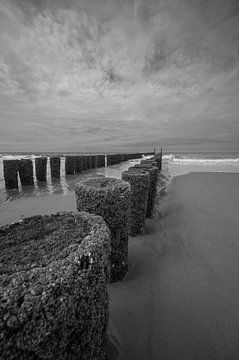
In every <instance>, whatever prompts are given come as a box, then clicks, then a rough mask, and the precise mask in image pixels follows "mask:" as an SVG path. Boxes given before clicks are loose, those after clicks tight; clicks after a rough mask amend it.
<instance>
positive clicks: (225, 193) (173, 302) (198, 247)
mask: <svg viewBox="0 0 239 360" xmlns="http://www.w3.org/2000/svg"><path fill="white" fill-rule="evenodd" d="M238 194H239V175H238V174H227V173H224V174H222V173H221V174H219V173H191V174H188V175H184V176H180V177H176V178H175V179H174V180H173V181H172V183H171V185H170V188H169V190H168V194H167V195H166V197H165V198H164V199H163V201H161V203H159V204H160V205H159V208H158V211H159V213H160V216H159V214H158V218H157V219H155V220H150V221H148V223H147V228H146V233H145V235H144V236H140V237H137V238H132V239H131V240H130V251H129V254H130V256H129V259H130V271H129V273H128V276H127V278H126V279H125V280H124V281H123V282H121V283H119V284H113V285H109V291H110V304H111V309H110V319H111V323H110V327H111V332H112V334H113V335H114V337H116V338H117V342H118V348H119V351H120V356H119V357H118V359H121V360H132V359H135V360H149V359H153V360H158V359H162V360H187V359H188V360H196V359H198V360H199V359H200V360H201V359H204V360H207V359H208V360H209V359H210V360H211V359H217V360H225V359H230V360H234V359H235V360H236V359H238V350H239V345H238V333H239V308H238V303H239V290H238V278H239V265H238V264H239V262H238V258H239V242H238V233H239V222H238V210H239V201H238V199H239V197H238ZM111 358H112V359H113V357H111Z"/></svg>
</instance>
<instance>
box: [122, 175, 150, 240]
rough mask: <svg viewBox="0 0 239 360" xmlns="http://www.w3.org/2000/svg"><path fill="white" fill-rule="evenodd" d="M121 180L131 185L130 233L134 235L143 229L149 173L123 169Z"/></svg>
mask: <svg viewBox="0 0 239 360" xmlns="http://www.w3.org/2000/svg"><path fill="white" fill-rule="evenodd" d="M122 180H124V181H127V182H129V183H130V186H131V214H130V235H131V236H136V235H139V234H141V233H142V232H143V231H144V225H145V217H146V211H147V206H148V195H149V182H150V175H149V172H148V171H145V172H143V171H142V172H139V171H138V172H133V171H124V172H123V173H122Z"/></svg>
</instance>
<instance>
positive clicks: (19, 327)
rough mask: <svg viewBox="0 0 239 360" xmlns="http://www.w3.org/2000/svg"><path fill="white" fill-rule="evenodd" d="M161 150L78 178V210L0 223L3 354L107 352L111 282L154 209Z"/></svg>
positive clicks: (122, 271) (90, 355)
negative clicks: (118, 170)
mask: <svg viewBox="0 0 239 360" xmlns="http://www.w3.org/2000/svg"><path fill="white" fill-rule="evenodd" d="M161 155H162V154H159V155H155V156H154V157H153V158H151V159H149V160H142V161H141V164H139V165H136V166H134V167H130V168H129V169H128V171H125V172H123V173H122V180H120V179H114V178H104V177H94V178H88V179H84V180H81V181H80V182H78V184H77V185H76V187H75V194H76V203H77V210H78V212H76V213H59V214H53V215H50V216H47V215H46V216H34V217H32V218H27V219H25V220H23V221H21V222H19V223H15V224H12V225H8V226H4V227H2V228H0V250H1V251H0V288H1V292H0V333H1V337H0V358H1V359H3V360H7V359H29V360H30V359H35V358H37V359H38V360H41V359H48V360H52V359H62V360H65V359H73V360H74V359H79V358H80V359H82V360H89V359H92V360H93V359H97V360H106V358H107V355H106V341H107V332H106V330H107V326H108V325H107V324H108V319H109V297H108V292H107V282H109V281H110V282H117V281H120V280H122V279H123V278H124V277H125V275H126V273H127V270H128V238H129V235H132V236H135V235H139V234H142V232H143V231H144V226H145V219H146V218H151V217H152V216H153V211H154V204H155V197H156V191H157V179H158V174H159V172H160V169H161V166H162V156H161ZM112 159H114V160H113V162H114V161H119V158H116V156H115V157H113V156H112V157H111V160H112ZM116 159H118V160H116Z"/></svg>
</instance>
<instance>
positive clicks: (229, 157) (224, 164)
mask: <svg viewBox="0 0 239 360" xmlns="http://www.w3.org/2000/svg"><path fill="white" fill-rule="evenodd" d="M48 155H49V156H52V155H55V154H48ZM58 155H59V154H58ZM67 155H69V154H67ZM39 156H46V154H45V153H35V154H30V153H4V154H0V204H1V203H4V202H8V201H14V200H16V199H19V198H21V199H24V198H27V197H35V196H42V195H44V196H48V195H49V196H54V195H55V194H67V193H69V192H73V191H74V187H75V184H76V183H77V182H78V181H80V180H81V179H83V178H86V177H93V176H106V177H115V178H121V174H122V172H123V171H125V170H127V169H128V168H129V167H130V166H133V165H135V164H138V163H140V161H141V159H142V158H139V159H135V160H129V161H125V162H122V163H120V164H117V165H112V166H105V167H104V168H97V169H91V170H87V171H84V172H82V173H81V174H77V175H65V157H64V155H63V154H61V178H60V180H58V181H56V180H54V181H53V180H52V179H51V177H50V165H49V159H48V162H47V181H46V183H40V182H37V181H36V179H35V183H34V185H33V186H24V187H22V186H21V184H20V180H19V188H18V189H16V190H6V189H5V183H4V174H3V160H4V159H21V158H27V159H32V161H33V162H34V159H35V158H36V157H39ZM143 157H144V158H147V156H143ZM33 168H34V166H33ZM190 172H230V173H239V152H220V153H219V152H217V153H211V152H200V153H199V152H198V153H196V152H195V153H189V152H187V153H186V152H180V153H164V154H163V167H162V173H161V177H162V179H163V181H161V184H162V187H163V191H162V193H165V189H166V188H167V186H168V185H169V184H170V182H171V180H172V179H173V178H174V177H175V176H181V175H184V174H187V173H190ZM34 178H35V170H34Z"/></svg>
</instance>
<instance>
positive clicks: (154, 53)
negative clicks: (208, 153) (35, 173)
mask: <svg viewBox="0 0 239 360" xmlns="http://www.w3.org/2000/svg"><path fill="white" fill-rule="evenodd" d="M229 3H230V6H229ZM238 10H239V6H238V4H237V2H233V1H231V2H228V1H225V0H211V1H210V2H208V1H205V0H200V1H199V0H197V1H196V0H190V1H189V0H175V1H173V2H169V1H167V0H160V1H159V0H135V1H133V0H97V1H96V0H80V1H78V0H70V1H68V0H8V1H7V0H0V94H1V98H0V121H1V128H4V131H5V133H4V134H7V133H8V132H9V134H10V133H11V135H9V144H10V138H12V136H13V140H11V141H12V145H11V147H12V146H14V138H15V139H16V141H18V143H19V141H20V140H21V141H20V142H21V144H24V141H25V145H21V146H22V147H23V146H25V147H27V146H28V143H29V142H31V144H32V146H36V145H37V144H38V145H37V146H39V150H40V147H41V146H43V143H44V148H45V147H46V146H50V147H51V146H52V143H54V141H55V144H56V146H60V145H61V146H70V145H69V144H70V143H71V141H74V144H75V145H74V144H72V146H78V144H77V143H78V142H77V140H76V139H77V137H78V138H79V140H80V141H81V144H82V146H87V147H88V146H89V142H91V144H93V143H94V144H97V146H99V144H100V141H102V142H104V141H106V142H107V143H108V144H111V145H110V146H112V147H113V146H121V145H122V144H124V143H125V142H127V141H128V140H127V139H129V141H131V143H132V144H134V143H135V144H138V143H140V142H142V144H143V143H144V138H145V136H146V134H147V133H148V136H150V137H152V139H153V141H157V138H158V139H159V138H161V139H163V138H170V136H172V137H173V136H174V132H175V131H177V132H179V133H180V134H181V135H180V136H182V137H183V139H187V138H188V139H192V142H194V143H195V144H197V142H198V141H200V139H204V138H206V137H208V136H209V135H210V136H209V139H210V138H211V139H212V141H214V140H215V132H216V134H217V135H216V136H218V139H220V136H221V135H222V134H225V126H226V127H227V128H228V130H227V131H228V132H229V133H233V132H234V133H235V132H236V133H237V132H238V128H237V126H236V124H235V117H236V114H237V113H238V104H237V103H238V102H237V100H236V98H237V94H238V86H237V84H238V60H239V45H238V35H239V26H238V24H239V21H238V14H239V11H238ZM26 119H29V121H27V122H26ZM39 124H40V126H39ZM55 124H57V126H56V125H55ZM218 124H219V125H218ZM215 125H217V126H215ZM215 128H216V130H215ZM14 129H15V132H16V133H17V131H20V135H16V134H14V131H13V130H14ZM22 129H24V131H23V130H22ZM77 129H79V131H77ZM195 132H197V136H196V135H195ZM26 134H28V135H29V134H32V137H31V136H26ZM38 134H40V136H42V138H44V134H45V135H46V136H45V139H41V141H40V140H39V141H38V140H37V136H38ZM47 134H50V136H48V135H47ZM208 134H209V135H208ZM220 134H221V135H220ZM1 136H2V138H1V139H0V140H1V141H2V140H4V141H6V142H7V140H6V136H5V135H4V138H3V135H1ZM72 137H73V138H74V140H72ZM110 137H112V138H114V140H113V141H112V142H110ZM221 138H222V137H221ZM19 139H20V140H19ZM50 139H52V140H50ZM56 139H58V141H56ZM92 139H94V140H95V141H94V142H92ZM154 139H155V140H154ZM188 141H189V140H188ZM222 141H224V140H223V139H222ZM59 144H60V145H59ZM92 146H93V145H92ZM223 146H224V145H223ZM15 150H18V149H15ZM59 150H60V149H59Z"/></svg>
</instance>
